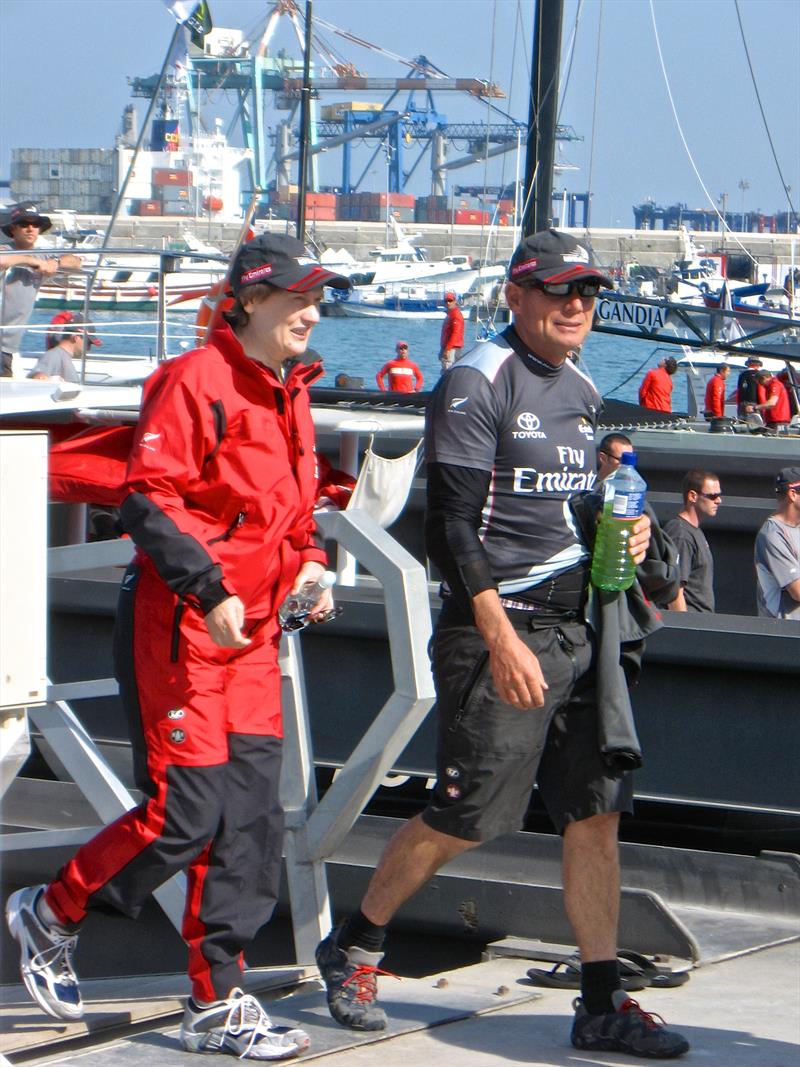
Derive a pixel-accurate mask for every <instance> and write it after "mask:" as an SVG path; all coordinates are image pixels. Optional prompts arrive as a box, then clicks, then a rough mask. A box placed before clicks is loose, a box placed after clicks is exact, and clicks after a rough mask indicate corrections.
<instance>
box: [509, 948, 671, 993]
mask: <svg viewBox="0 0 800 1067" xmlns="http://www.w3.org/2000/svg"><path fill="white" fill-rule="evenodd" d="M646 962H649V961H646ZM527 973H528V978H530V980H531V981H532V982H533V984H534V985H538V986H547V987H548V988H549V989H580V987H581V960H580V956H577V955H573V956H565V957H564V958H563V959H561V960H558V961H557V963H556V964H555V965H554V966H553V967H552V968H551V969H550V970H549V971H544V970H541V969H540V968H538V967H531V968H530V969H529V970H528V972H527ZM619 977H620V982H621V984H622V988H623V989H625V990H626V991H627V992H631V993H632V992H635V991H636V990H638V989H646V988H647V987H648V986H649V985H650V979H649V978H648V977H647V975H646V974H645V973H644V970H643V969H642V968H641V967H640V966H637V965H636V964H635V963H634V962H633V961H630V960H624V961H623V960H620V969H619Z"/></svg>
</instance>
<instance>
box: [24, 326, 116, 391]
mask: <svg viewBox="0 0 800 1067" xmlns="http://www.w3.org/2000/svg"><path fill="white" fill-rule="evenodd" d="M63 330H64V332H63V333H62V334H60V335H56V336H58V341H57V343H56V344H54V345H52V346H51V347H49V348H48V349H47V351H46V352H45V353H44V354H43V355H41V356H40V357H39V361H38V363H37V364H36V366H35V367H34V368H33V370H32V371H31V372H30V374H29V375H28V377H29V378H35V379H37V380H39V381H42V380H44V381H47V380H48V379H49V378H61V379H62V380H63V381H65V382H80V380H81V376H80V374H79V372H78V368H77V367H76V365H75V364H76V362H80V360H82V359H83V354H84V352H85V351H86V350H87V348H91V347H92V346H95V345H101V344H102V341H101V340H100V339H99V338H98V337H96V336H95V331H94V326H93V325H92V323H90V322H87V323H84V321H83V316H82V315H72V316H71V319H70V323H69V324H68V325H65V326H64V327H63ZM48 336H50V335H48Z"/></svg>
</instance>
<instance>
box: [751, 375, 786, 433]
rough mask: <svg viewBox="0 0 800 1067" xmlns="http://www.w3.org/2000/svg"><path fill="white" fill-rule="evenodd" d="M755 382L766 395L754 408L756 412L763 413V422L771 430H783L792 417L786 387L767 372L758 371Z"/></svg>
mask: <svg viewBox="0 0 800 1067" xmlns="http://www.w3.org/2000/svg"><path fill="white" fill-rule="evenodd" d="M756 381H757V382H758V384H759V385H760V386H763V388H764V392H765V394H766V400H765V401H764V403H763V404H758V405H757V406H756V411H760V412H762V413H763V416H764V422H765V423H766V424H767V426H769V427H770V428H771V429H774V430H785V429H786V428H787V427H788V425H789V419H790V418H791V417H792V411H791V407H790V405H789V394H788V393H787V392H786V386H785V385H784V384H783V382H781V381H779V380H778V379H777V378H776V377H775V375H774V374H773V373H772V371H769V370H762V371H759V372H758V375H757V376H756Z"/></svg>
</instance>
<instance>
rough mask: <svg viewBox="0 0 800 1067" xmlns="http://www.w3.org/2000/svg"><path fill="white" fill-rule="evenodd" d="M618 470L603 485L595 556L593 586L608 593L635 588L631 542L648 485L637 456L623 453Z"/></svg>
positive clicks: (593, 561)
mask: <svg viewBox="0 0 800 1067" xmlns="http://www.w3.org/2000/svg"><path fill="white" fill-rule="evenodd" d="M620 460H621V462H620V465H619V467H618V468H617V470H616V471H615V472H614V473H613V474H612V475H611V476H610V477H609V478H606V480H605V482H604V484H603V512H602V514H601V516H600V521H599V523H598V524H597V536H596V538H595V542H594V555H593V556H592V585H594V586H596V587H597V588H598V589H606V590H609V591H612V592H613V591H614V590H623V589H628V588H629V587H630V586H631V585H633V579H634V577H635V575H636V564H635V563H634V562H633V559H632V558H631V554H630V552H629V551H628V538H629V537H630V535H631V530H632V529H633V527H634V525H635V524H636V520H637V519H638V518H639V516H640V515H641V514H642V512H643V511H644V498H645V495H646V493H647V482H645V480H644V478H642V476H641V474H639V472H638V471H637V470H636V453H635V452H624V453H623V454H622V456H621V457H620Z"/></svg>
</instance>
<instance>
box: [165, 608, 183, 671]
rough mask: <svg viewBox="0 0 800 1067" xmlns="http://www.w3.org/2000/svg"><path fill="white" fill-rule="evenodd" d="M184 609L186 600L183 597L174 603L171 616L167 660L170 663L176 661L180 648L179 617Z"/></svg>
mask: <svg viewBox="0 0 800 1067" xmlns="http://www.w3.org/2000/svg"><path fill="white" fill-rule="evenodd" d="M185 610H186V601H185V600H183V599H180V600H178V603H177V604H176V605H175V611H174V613H173V616H172V643H171V645H170V653H169V660H170V663H177V662H178V654H179V652H180V648H181V619H182V618H183V613H184V611H185Z"/></svg>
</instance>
